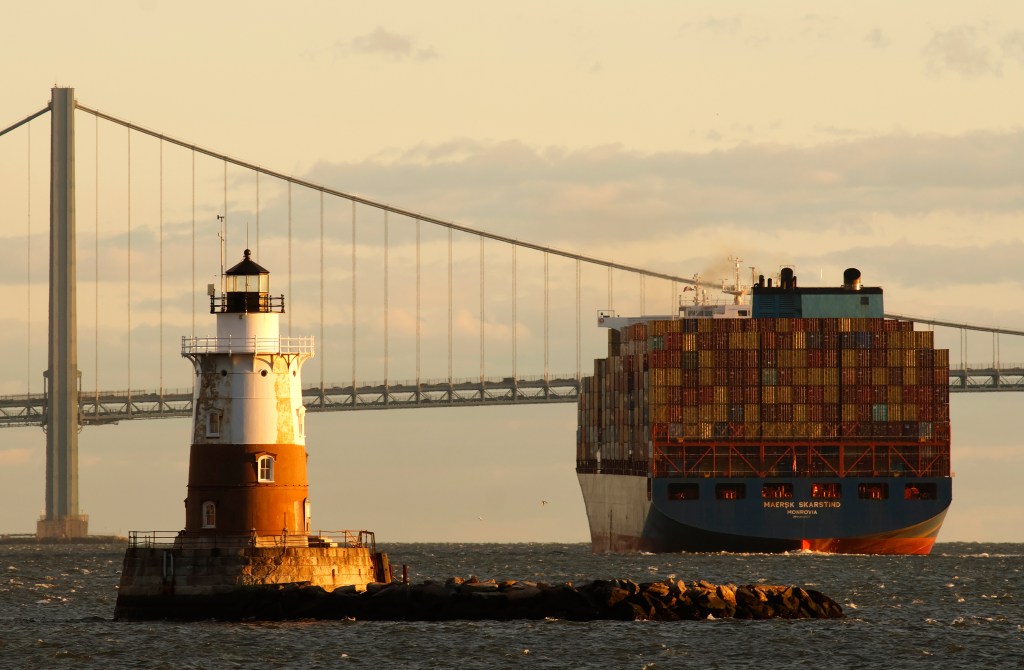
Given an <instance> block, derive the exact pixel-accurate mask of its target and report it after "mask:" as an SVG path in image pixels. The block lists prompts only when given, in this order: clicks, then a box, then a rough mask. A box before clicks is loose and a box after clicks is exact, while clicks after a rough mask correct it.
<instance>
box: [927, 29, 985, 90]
mask: <svg viewBox="0 0 1024 670" xmlns="http://www.w3.org/2000/svg"><path fill="white" fill-rule="evenodd" d="M924 56H925V60H926V61H927V64H928V69H929V70H931V71H932V72H934V73H942V72H954V73H956V74H959V75H961V76H962V77H966V78H968V79H975V78H979V77H984V76H989V75H991V76H996V77H998V76H1000V75H1002V72H1003V66H1002V63H1000V62H999V61H998V60H996V59H995V58H994V57H993V55H992V53H991V50H990V47H989V45H988V44H987V43H986V36H985V35H983V34H981V33H980V32H979V30H978V29H977V28H975V27H974V26H956V27H954V28H950V29H949V30H946V31H943V32H939V33H936V34H935V35H933V36H932V39H931V40H930V41H929V42H928V44H927V45H926V46H925V48H924Z"/></svg>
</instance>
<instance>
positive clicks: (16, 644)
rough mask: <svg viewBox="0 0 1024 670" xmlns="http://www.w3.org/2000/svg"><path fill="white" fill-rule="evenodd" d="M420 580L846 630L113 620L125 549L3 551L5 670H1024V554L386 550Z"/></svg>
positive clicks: (767, 625)
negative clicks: (736, 599) (640, 599)
mask: <svg viewBox="0 0 1024 670" xmlns="http://www.w3.org/2000/svg"><path fill="white" fill-rule="evenodd" d="M383 548H384V549H385V550H386V551H388V553H389V554H390V556H391V558H392V561H393V563H395V564H397V565H401V564H402V563H406V564H408V565H409V566H410V568H409V575H410V579H411V580H412V581H414V582H419V581H423V580H424V579H444V578H447V577H449V576H452V575H462V576H468V575H471V574H474V575H477V576H479V577H480V578H490V577H494V578H496V579H504V578H510V579H529V580H534V581H546V582H561V581H579V580H583V579H589V578H611V577H625V578H630V579H634V580H637V581H653V580H657V579H664V578H669V577H674V578H677V579H685V580H690V579H707V580H709V581H712V582H727V581H731V582H734V583H758V582H760V583H775V584H796V585H799V586H809V587H812V588H816V589H818V590H820V591H822V592H824V593H826V594H828V595H829V596H831V597H832V598H834V599H835V600H837V601H838V602H839V603H840V604H842V605H843V608H844V610H845V611H846V614H847V618H846V619H844V620H839V621H782V620H776V621H733V620H721V621H688V622H671V623H667V622H589V623H574V622H568V621H551V620H549V621H520V622H506V623H496V622H445V623H378V622H351V621H348V622H345V621H341V622H339V621H296V622H284V623H218V622H200V623H168V622H144V623H137V622H115V621H113V620H112V614H113V610H114V600H115V597H116V586H117V581H118V575H119V571H120V568H121V558H122V554H123V548H122V547H120V546H102V545H100V546H75V547H38V546H34V545H11V546H0V668H44V667H45V668H51V667H65V668H108V669H110V668H121V667H132V668H233V667H238V668H254V667H258V668H338V667H381V668H391V667H408V668H435V667H459V668H495V667H497V668H504V667H516V668H520V667H522V668H566V667H588V668H637V669H639V668H695V667H700V668H748V667H749V668H777V667H785V668H793V667H797V668H803V667H814V668H824V667H829V668H833V667H837V668H848V667H849V668H853V667H858V668H870V667H892V668H896V667H899V668H933V669H934V668H938V667H942V668H946V667H965V668H967V667H970V668H1024V608H1022V602H1021V599H1022V586H1024V574H1022V570H1024V544H967V543H952V544H939V545H936V548H935V551H934V552H933V554H932V555H931V556H829V555H822V554H794V555H760V554H753V555H727V554H670V555H666V554H655V555H652V554H627V555H599V556H595V555H592V554H591V553H590V551H589V548H588V547H587V546H585V545H581V544H571V545H558V544H514V545H501V544H479V545H477V544H399V545H391V546H386V547H383Z"/></svg>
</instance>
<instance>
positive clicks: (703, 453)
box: [580, 441, 951, 477]
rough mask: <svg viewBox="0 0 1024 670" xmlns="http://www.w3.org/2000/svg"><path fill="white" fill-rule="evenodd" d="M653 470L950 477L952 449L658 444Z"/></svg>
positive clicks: (670, 473) (660, 473)
mask: <svg viewBox="0 0 1024 670" xmlns="http://www.w3.org/2000/svg"><path fill="white" fill-rule="evenodd" d="M580 463H581V464H582V463H584V462H583V461H581V462H580ZM580 471H581V472H583V471H586V470H585V469H580ZM651 471H652V472H653V474H654V476H656V477H948V476H950V472H951V470H950V460H949V444H948V443H947V442H936V441H930V442H918V443H913V444H878V443H873V442H844V443H841V444H834V445H822V444H820V443H805V444H790V445H775V444H761V445H750V444H722V443H721V442H719V443H716V444H706V443H705V444H701V443H692V444H673V445H657V444H656V445H654V458H653V463H652V467H651Z"/></svg>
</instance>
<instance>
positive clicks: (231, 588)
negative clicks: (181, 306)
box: [114, 249, 391, 619]
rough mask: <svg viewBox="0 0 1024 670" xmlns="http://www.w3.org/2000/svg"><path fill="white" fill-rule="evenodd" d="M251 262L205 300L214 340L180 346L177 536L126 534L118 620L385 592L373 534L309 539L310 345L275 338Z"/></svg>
mask: <svg viewBox="0 0 1024 670" xmlns="http://www.w3.org/2000/svg"><path fill="white" fill-rule="evenodd" d="M250 255H251V254H250V252H249V250H248V249H246V250H245V254H244V258H243V259H242V261H241V262H240V263H238V264H237V265H235V266H234V267H232V268H231V269H230V270H227V271H226V272H225V273H224V290H223V291H222V292H221V294H219V295H218V294H217V293H216V292H215V291H211V295H210V312H211V313H212V314H214V315H215V316H216V319H217V335H216V336H215V337H184V338H182V345H181V354H182V356H184V357H185V358H188V359H189V360H190V361H192V364H193V366H194V368H195V387H194V390H193V392H192V403H193V405H192V439H191V447H190V452H189V467H188V496H187V497H186V498H185V529H184V530H182V531H178V532H166V533H164V532H159V531H155V532H154V531H147V532H140V531H133V532H131V533H130V534H129V538H128V549H127V550H126V552H125V558H124V567H123V569H122V571H121V582H120V585H119V586H118V594H117V606H116V607H115V610H114V616H115V617H117V618H126V619H152V618H165V617H170V618H206V617H209V616H214V617H217V618H221V617H223V618H237V617H239V616H247V615H246V614H245V611H246V605H245V603H247V602H249V601H250V599H251V598H252V597H253V594H255V593H262V594H266V593H268V591H266V590H263V591H261V590H260V587H265V586H268V585H287V584H291V585H296V586H299V585H306V586H318V587H322V588H323V589H325V590H328V591H330V590H333V589H335V588H338V587H340V586H354V587H355V588H356V589H364V588H366V585H367V584H369V583H370V582H388V581H390V580H391V568H390V565H389V563H388V559H387V556H386V555H385V554H384V553H382V552H378V551H377V549H376V544H375V541H374V535H373V533H371V532H369V531H365V530H359V531H328V532H323V531H320V532H315V533H314V532H312V531H311V530H310V528H311V527H310V518H309V511H310V504H309V483H308V479H307V476H306V460H307V459H306V446H305V444H306V435H305V408H304V407H303V406H302V375H301V368H302V364H303V363H304V362H305V361H307V360H309V358H311V357H312V356H313V338H312V337H281V334H280V329H279V323H278V321H279V318H280V315H281V314H282V313H283V312H284V296H277V297H273V296H271V295H270V273H269V272H268V271H267V270H266V269H264V268H262V267H260V266H259V265H258V264H257V263H256V262H255V261H253V260H252V258H251V257H250Z"/></svg>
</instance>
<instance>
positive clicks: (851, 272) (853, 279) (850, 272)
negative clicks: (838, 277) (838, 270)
mask: <svg viewBox="0 0 1024 670" xmlns="http://www.w3.org/2000/svg"><path fill="white" fill-rule="evenodd" d="M843 288H845V289H849V290H851V291H859V290H860V270H858V269H857V268H846V270H845V271H844V272H843Z"/></svg>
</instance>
